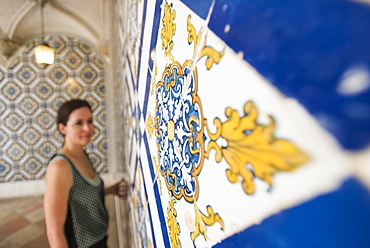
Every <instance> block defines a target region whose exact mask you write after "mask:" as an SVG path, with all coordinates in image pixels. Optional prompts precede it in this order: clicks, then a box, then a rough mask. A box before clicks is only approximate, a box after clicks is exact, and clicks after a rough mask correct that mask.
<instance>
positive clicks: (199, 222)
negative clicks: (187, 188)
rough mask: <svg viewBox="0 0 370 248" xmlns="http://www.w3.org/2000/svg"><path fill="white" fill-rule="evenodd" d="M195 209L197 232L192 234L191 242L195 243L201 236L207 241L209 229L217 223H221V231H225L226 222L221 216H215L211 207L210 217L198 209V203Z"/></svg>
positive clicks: (208, 207) (195, 204) (209, 210)
mask: <svg viewBox="0 0 370 248" xmlns="http://www.w3.org/2000/svg"><path fill="white" fill-rule="evenodd" d="M194 209H195V218H196V220H195V231H194V232H192V233H191V234H190V237H191V240H192V241H193V242H194V241H195V239H196V238H197V237H198V236H199V235H203V236H204V238H205V239H206V240H208V236H207V227H206V226H212V225H214V224H215V223H216V222H218V223H220V225H221V229H222V230H223V229H224V227H225V226H224V222H223V220H222V219H221V217H220V215H219V214H215V213H214V211H213V209H212V207H211V206H207V213H208V216H206V215H204V214H203V213H202V212H201V211H200V210H199V208H198V206H197V203H196V201H194Z"/></svg>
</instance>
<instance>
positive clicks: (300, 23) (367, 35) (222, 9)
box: [182, 0, 370, 151]
mask: <svg viewBox="0 0 370 248" xmlns="http://www.w3.org/2000/svg"><path fill="white" fill-rule="evenodd" d="M182 2H183V3H184V4H186V5H187V6H189V7H190V8H191V9H192V10H193V11H194V12H196V13H197V14H198V15H200V16H201V17H203V18H205V16H206V12H208V9H209V8H207V6H210V5H211V3H212V1H211V0H205V1H200V2H201V3H200V2H198V1H194V0H182ZM227 25H228V27H230V29H229V31H228V32H225V27H227ZM209 28H210V29H211V30H212V31H213V32H215V34H216V35H217V36H218V37H220V38H221V39H222V40H223V41H224V42H225V43H226V44H227V45H228V46H230V47H231V48H232V49H233V50H235V51H236V52H243V56H244V60H246V61H247V62H248V63H250V64H251V65H252V66H253V67H255V68H256V69H257V70H258V71H259V72H260V73H261V74H262V75H263V76H264V77H265V78H266V79H267V80H269V81H270V82H271V83H272V84H273V85H275V86H276V87H277V88H278V89H279V90H280V91H281V92H282V93H284V94H285V95H286V96H287V97H293V98H296V99H297V100H298V101H299V102H300V103H301V104H302V105H303V106H304V107H305V108H306V109H307V110H308V111H309V112H310V113H311V114H312V115H313V116H314V117H315V118H316V119H317V120H318V121H319V123H320V124H321V125H322V126H323V127H324V128H326V129H327V130H328V131H329V132H330V133H332V134H333V135H334V136H335V137H336V139H337V140H338V142H339V143H340V145H341V146H342V147H343V148H344V149H347V150H355V151H356V150H361V149H364V148H366V147H367V146H368V145H370V89H369V87H368V88H367V89H366V90H365V91H362V92H359V93H358V94H348V95H343V94H340V93H338V91H337V86H338V83H339V81H340V79H341V77H342V76H343V74H344V73H345V72H346V71H347V70H348V69H350V68H353V67H359V66H362V67H363V68H365V70H367V73H368V74H369V75H370V46H369V44H370V5H365V4H361V3H359V2H354V1H343V0H311V1H304V0H282V1H273V0H263V1H262V0H261V1H253V0H215V5H214V9H213V13H212V15H211V19H210V23H209Z"/></svg>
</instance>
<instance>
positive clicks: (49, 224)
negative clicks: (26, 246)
mask: <svg viewBox="0 0 370 248" xmlns="http://www.w3.org/2000/svg"><path fill="white" fill-rule="evenodd" d="M45 181H46V189H45V195H44V212H45V222H46V232H47V237H48V241H49V245H50V248H68V242H67V239H66V237H65V233H64V224H65V221H66V218H67V211H68V197H69V190H70V188H71V184H72V172H71V168H70V167H69V164H68V162H67V161H65V160H64V159H56V160H54V161H52V162H51V163H50V164H49V166H48V169H47V172H46V180H45Z"/></svg>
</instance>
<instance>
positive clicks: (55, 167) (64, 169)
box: [46, 157, 71, 174]
mask: <svg viewBox="0 0 370 248" xmlns="http://www.w3.org/2000/svg"><path fill="white" fill-rule="evenodd" d="M48 173H49V174H50V173H58V174H59V173H62V174H65V173H68V174H71V168H70V166H69V163H68V161H67V160H65V159H64V158H63V157H57V158H54V159H53V160H52V161H51V162H50V163H49V165H48V167H47V170H46V174H48Z"/></svg>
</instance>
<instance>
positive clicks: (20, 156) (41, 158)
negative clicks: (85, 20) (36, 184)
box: [0, 35, 108, 183]
mask: <svg viewBox="0 0 370 248" xmlns="http://www.w3.org/2000/svg"><path fill="white" fill-rule="evenodd" d="M46 39H47V41H48V42H49V43H50V44H51V45H52V46H53V47H54V48H55V49H56V59H55V63H54V64H53V65H49V66H46V67H45V66H39V65H38V64H37V63H36V62H35V59H34V54H33V47H34V45H35V43H36V42H35V41H30V42H29V43H28V44H26V45H25V46H24V47H23V49H24V50H23V52H22V53H21V55H20V56H19V57H18V58H15V59H14V61H13V62H12V63H11V64H10V66H9V67H8V68H4V67H0V89H1V94H0V108H1V109H0V122H1V125H0V162H1V163H0V183H5V182H11V181H23V180H34V179H42V178H43V177H44V174H45V168H46V165H47V163H48V160H49V158H50V157H51V155H52V154H53V153H55V152H56V151H57V150H58V149H59V148H60V146H61V144H62V142H63V138H62V136H61V135H60V134H59V133H58V131H57V129H56V124H55V118H56V111H57V109H58V107H59V106H60V105H61V104H62V103H63V102H64V101H66V100H69V99H72V98H83V99H86V100H87V101H88V102H89V103H90V104H91V106H92V108H93V110H94V115H95V116H94V117H95V119H96V125H97V128H96V132H95V134H94V137H93V141H92V142H91V144H90V145H89V146H88V147H87V151H88V153H89V154H90V155H91V158H92V160H93V162H94V167H95V168H96V170H97V171H98V172H106V171H107V170H108V166H107V152H108V147H107V131H106V129H107V122H106V104H105V102H106V99H105V97H106V96H105V77H104V75H105V73H104V70H105V67H104V63H103V62H102V59H101V58H100V57H99V56H98V55H97V53H95V52H94V51H93V49H91V48H90V46H89V45H88V44H87V43H85V42H84V41H80V40H78V39H76V38H72V37H67V36H62V35H57V36H48V37H46Z"/></svg>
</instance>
